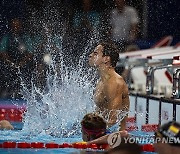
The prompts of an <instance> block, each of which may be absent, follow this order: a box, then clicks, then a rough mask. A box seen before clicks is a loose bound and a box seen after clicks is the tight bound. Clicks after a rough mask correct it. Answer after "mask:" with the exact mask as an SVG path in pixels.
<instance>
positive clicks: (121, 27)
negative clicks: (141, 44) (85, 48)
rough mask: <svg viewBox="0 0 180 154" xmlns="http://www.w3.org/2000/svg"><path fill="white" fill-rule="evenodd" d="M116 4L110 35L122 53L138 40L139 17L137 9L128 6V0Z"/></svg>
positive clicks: (112, 13)
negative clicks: (127, 46)
mask: <svg viewBox="0 0 180 154" xmlns="http://www.w3.org/2000/svg"><path fill="white" fill-rule="evenodd" d="M114 3H115V8H114V9H113V10H112V11H111V13H110V19H109V20H110V27H111V29H110V31H109V35H110V37H111V39H112V40H113V41H114V42H115V43H116V44H117V45H118V47H119V49H120V51H121V52H122V51H123V50H124V48H125V47H126V45H128V44H129V43H132V42H133V41H135V40H136V38H137V34H138V23H139V17H138V13H137V11H136V9H135V8H133V7H130V6H127V5H126V0H115V1H114Z"/></svg>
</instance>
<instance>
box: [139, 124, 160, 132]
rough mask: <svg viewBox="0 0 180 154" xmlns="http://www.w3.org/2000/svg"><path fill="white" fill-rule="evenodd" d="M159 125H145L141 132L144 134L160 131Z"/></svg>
mask: <svg viewBox="0 0 180 154" xmlns="http://www.w3.org/2000/svg"><path fill="white" fill-rule="evenodd" d="M158 127H159V126H158V124H145V125H142V127H141V130H142V131H144V132H155V131H157V129H158Z"/></svg>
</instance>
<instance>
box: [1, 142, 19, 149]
mask: <svg viewBox="0 0 180 154" xmlns="http://www.w3.org/2000/svg"><path fill="white" fill-rule="evenodd" d="M2 148H16V142H3V144H2Z"/></svg>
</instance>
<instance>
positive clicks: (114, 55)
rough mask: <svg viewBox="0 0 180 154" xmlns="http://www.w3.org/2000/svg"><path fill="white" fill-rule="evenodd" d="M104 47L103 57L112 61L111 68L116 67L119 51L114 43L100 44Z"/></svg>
mask: <svg viewBox="0 0 180 154" xmlns="http://www.w3.org/2000/svg"><path fill="white" fill-rule="evenodd" d="M99 44H100V45H102V46H103V55H104V56H109V57H110V59H111V66H112V67H116V63H117V62H118V60H119V50H118V48H117V47H116V45H115V44H114V43H112V42H111V43H108V42H100V43H99Z"/></svg>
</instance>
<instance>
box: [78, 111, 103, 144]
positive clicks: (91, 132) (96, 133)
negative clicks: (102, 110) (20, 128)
mask: <svg viewBox="0 0 180 154" xmlns="http://www.w3.org/2000/svg"><path fill="white" fill-rule="evenodd" d="M81 130H82V139H83V141H85V142H87V141H91V140H94V139H96V138H99V137H101V136H103V135H105V134H106V121H105V120H104V119H103V118H102V117H100V116H99V115H97V114H95V113H88V114H86V115H85V116H84V117H83V119H82V121H81Z"/></svg>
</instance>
